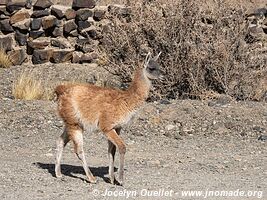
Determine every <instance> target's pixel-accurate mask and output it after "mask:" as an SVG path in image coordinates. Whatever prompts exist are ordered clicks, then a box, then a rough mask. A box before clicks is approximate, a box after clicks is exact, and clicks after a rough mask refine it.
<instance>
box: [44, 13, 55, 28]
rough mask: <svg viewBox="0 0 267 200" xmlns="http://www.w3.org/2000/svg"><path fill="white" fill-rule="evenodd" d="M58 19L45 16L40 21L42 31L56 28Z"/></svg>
mask: <svg viewBox="0 0 267 200" xmlns="http://www.w3.org/2000/svg"><path fill="white" fill-rule="evenodd" d="M57 24H58V19H57V18H56V17H55V16H52V15H50V16H46V17H43V19H42V27H43V29H44V30H46V29H50V28H53V27H55V26H57Z"/></svg>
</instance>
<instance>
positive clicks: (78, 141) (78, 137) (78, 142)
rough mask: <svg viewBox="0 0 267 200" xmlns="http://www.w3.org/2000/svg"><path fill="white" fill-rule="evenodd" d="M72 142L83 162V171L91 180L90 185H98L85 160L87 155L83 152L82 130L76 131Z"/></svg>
mask: <svg viewBox="0 0 267 200" xmlns="http://www.w3.org/2000/svg"><path fill="white" fill-rule="evenodd" d="M71 139H72V141H73V143H74V152H75V153H76V155H77V157H78V158H79V160H81V162H82V165H83V169H84V171H85V174H86V176H87V178H88V180H89V182H90V183H96V178H95V177H94V176H93V174H92V172H91V171H90V169H89V168H88V165H87V162H86V159H85V154H84V150H83V134H82V131H81V130H75V131H74V132H73V133H72V138H71Z"/></svg>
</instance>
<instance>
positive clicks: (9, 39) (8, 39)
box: [0, 34, 13, 51]
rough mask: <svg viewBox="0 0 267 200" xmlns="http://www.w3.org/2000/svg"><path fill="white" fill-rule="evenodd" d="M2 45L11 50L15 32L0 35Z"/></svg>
mask: <svg viewBox="0 0 267 200" xmlns="http://www.w3.org/2000/svg"><path fill="white" fill-rule="evenodd" d="M0 45H1V48H2V49H4V50H6V51H10V50H12V49H13V34H9V35H0Z"/></svg>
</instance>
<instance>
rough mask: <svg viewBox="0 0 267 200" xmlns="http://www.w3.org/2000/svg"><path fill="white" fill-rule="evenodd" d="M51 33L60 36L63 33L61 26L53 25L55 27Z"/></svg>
mask: <svg viewBox="0 0 267 200" xmlns="http://www.w3.org/2000/svg"><path fill="white" fill-rule="evenodd" d="M52 35H53V36H54V37H62V36H63V35H64V34H63V27H55V29H54V30H53V32H52Z"/></svg>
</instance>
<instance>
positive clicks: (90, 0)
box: [72, 0, 96, 10]
mask: <svg viewBox="0 0 267 200" xmlns="http://www.w3.org/2000/svg"><path fill="white" fill-rule="evenodd" d="M95 5H96V2H95V0H86V1H85V0H73V3H72V8H73V9H74V10H78V9H80V8H94V7H95Z"/></svg>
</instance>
